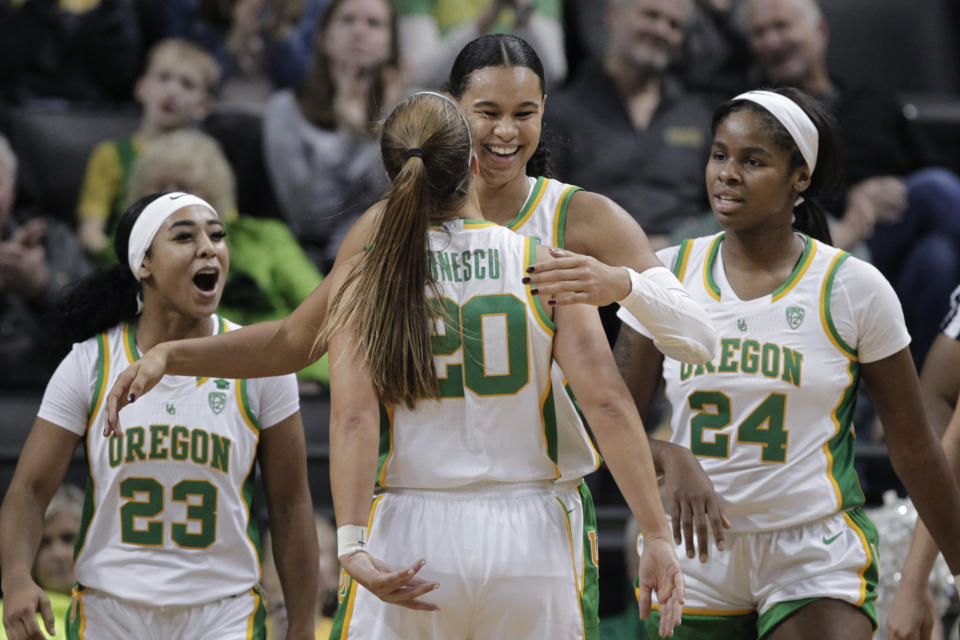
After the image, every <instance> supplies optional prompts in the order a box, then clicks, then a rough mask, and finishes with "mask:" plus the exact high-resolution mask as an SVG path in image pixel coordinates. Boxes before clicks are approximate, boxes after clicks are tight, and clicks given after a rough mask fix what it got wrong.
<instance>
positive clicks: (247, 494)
mask: <svg viewBox="0 0 960 640" xmlns="http://www.w3.org/2000/svg"><path fill="white" fill-rule="evenodd" d="M257 444H258V445H259V442H258V443H257ZM256 469H257V456H256V454H254V456H253V459H252V460H251V461H250V470H249V471H247V476H246V477H245V478H244V479H243V489H242V491H241V495H242V498H243V503H244V504H245V505H246V506H247V513H246V516H247V540H249V541H250V546H251V547H253V551H254V557H256V559H257V575H259V576H260V577H263V567H262V565H261V562H262V560H263V558H262V556H263V548H262V546H261V544H260V527H258V526H257V521H256V519H255V518H254V517H253V514H254V513H255V511H254V502H255V501H256V492H255V490H254V477H255V475H256Z"/></svg>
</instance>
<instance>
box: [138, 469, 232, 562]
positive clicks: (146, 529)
mask: <svg viewBox="0 0 960 640" xmlns="http://www.w3.org/2000/svg"><path fill="white" fill-rule="evenodd" d="M164 493H166V490H165V487H164V486H163V485H162V484H160V483H159V482H157V481H156V480H155V479H153V478H127V479H126V480H124V481H123V482H121V483H120V496H121V497H123V498H128V500H127V501H126V502H125V503H123V506H122V507H120V539H121V540H122V541H123V542H125V543H127V544H137V545H141V546H147V547H161V546H163V536H164V528H165V525H164V522H163V521H162V520H151V518H156V517H157V516H159V515H160V514H161V513H163V511H164ZM170 499H171V500H173V501H174V502H183V503H186V505H187V520H188V521H190V522H192V523H195V526H194V527H193V528H194V529H196V528H197V525H199V531H190V526H189V525H190V522H174V523H171V525H170V538H171V539H172V540H173V542H174V543H175V544H176V545H177V546H180V547H183V548H186V549H206V548H207V547H209V546H210V545H211V544H213V543H214V541H215V540H216V530H217V488H216V487H215V486H214V485H212V484H210V483H209V482H207V481H206V480H181V481H180V482H178V483H177V484H175V485H173V487H172V488H171V489H170Z"/></svg>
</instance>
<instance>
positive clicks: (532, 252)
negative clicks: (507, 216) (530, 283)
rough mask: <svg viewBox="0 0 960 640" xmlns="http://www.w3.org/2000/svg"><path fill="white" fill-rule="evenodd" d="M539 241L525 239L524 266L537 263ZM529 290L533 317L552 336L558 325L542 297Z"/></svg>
mask: <svg viewBox="0 0 960 640" xmlns="http://www.w3.org/2000/svg"><path fill="white" fill-rule="evenodd" d="M538 244H539V240H537V239H536V238H534V237H533V236H527V237H526V238H524V249H523V253H524V256H523V257H524V260H523V262H524V265H526V266H528V267H530V266H533V264H534V263H535V262H536V261H537V245H538ZM524 289H526V290H527V302H529V303H530V307H531V308H532V309H533V315H534V316H535V317H536V319H537V322H538V323H539V324H540V326H541V327H542V328H543V330H544V331H546V332H547V333H548V334H550V335H551V336H552V335H553V334H554V332H555V331H556V329H557V325H556V324H554V322H553V319H552V318H551V317H550V314H549V313H547V310H546V309H544V308H543V301H542V300H540V296H535V295H533V294H532V293H531V292H530V287H524Z"/></svg>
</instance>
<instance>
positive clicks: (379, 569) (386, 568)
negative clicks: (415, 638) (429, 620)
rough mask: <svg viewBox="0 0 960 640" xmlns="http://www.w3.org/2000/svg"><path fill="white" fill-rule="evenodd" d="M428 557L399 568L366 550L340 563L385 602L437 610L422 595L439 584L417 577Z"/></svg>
mask: <svg viewBox="0 0 960 640" xmlns="http://www.w3.org/2000/svg"><path fill="white" fill-rule="evenodd" d="M425 564H426V561H425V560H417V561H416V562H415V563H413V565H412V566H410V567H407V568H406V569H400V570H399V571H398V570H396V569H394V568H393V567H391V566H390V565H388V564H387V563H386V562H383V561H382V560H378V559H376V558H374V557H373V556H371V555H370V554H369V553H367V552H366V551H357V552H355V553H351V554H350V555H347V556H343V557H342V558H340V566H342V567H343V568H344V570H345V571H346V572H347V573H349V574H350V576H351V577H353V579H354V580H356V581H357V582H359V583H360V584H361V585H363V586H364V587H365V588H366V589H367V591H369V592H370V593H372V594H373V595H375V596H377V597H378V598H380V599H381V600H383V601H384V602H388V603H390V604H396V605H399V606H401V607H406V608H408V609H416V610H418V611H436V610H437V609H438V607H437V605H435V604H432V603H430V602H425V601H423V600H421V599H420V596H423V595H426V594H428V593H430V592H431V591H433V590H434V589H436V588H437V587H439V586H440V585H438V584H437V583H436V582H429V581H427V580H424V579H423V578H420V577H418V576H417V572H419V571H420V569H423V566H424V565H425Z"/></svg>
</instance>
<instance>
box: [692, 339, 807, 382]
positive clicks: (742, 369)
mask: <svg viewBox="0 0 960 640" xmlns="http://www.w3.org/2000/svg"><path fill="white" fill-rule="evenodd" d="M715 362H716V364H714V362H707V363H704V364H697V365H694V364H687V363H681V364H680V379H681V380H688V379H689V378H691V377H696V376H702V375H703V374H705V373H748V374H753V375H761V376H764V377H766V378H780V379H781V380H783V381H784V382H788V383H790V384H792V385H794V386H795V387H799V386H800V376H801V373H802V370H803V354H802V353H800V352H799V351H794V350H793V349H791V348H789V347H784V346H782V345H778V344H773V343H771V342H764V343H763V344H761V343H760V342H758V341H757V340H741V339H740V338H724V339H723V340H721V341H720V357H719V358H718V359H717V360H716V361H715Z"/></svg>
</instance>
